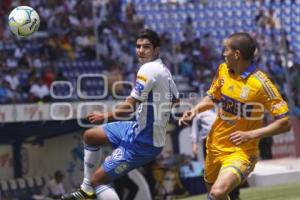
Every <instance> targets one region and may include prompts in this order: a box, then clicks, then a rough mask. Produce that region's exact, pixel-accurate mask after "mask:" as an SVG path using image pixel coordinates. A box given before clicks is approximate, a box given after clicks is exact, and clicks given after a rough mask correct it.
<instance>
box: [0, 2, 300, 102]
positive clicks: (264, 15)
mask: <svg viewBox="0 0 300 200" xmlns="http://www.w3.org/2000/svg"><path fill="white" fill-rule="evenodd" d="M7 2H8V3H7V4H4V5H3V6H2V7H3V8H2V10H3V11H2V12H1V13H2V16H7V14H8V11H9V10H10V9H11V8H12V7H14V6H16V5H17V4H16V3H14V2H13V3H11V2H10V3H9V1H7ZM104 2H105V3H102V4H100V5H98V10H97V15H96V18H95V19H93V16H92V14H91V12H89V11H90V10H91V9H92V3H91V2H88V3H87V2H85V3H82V2H78V3H73V1H64V4H63V5H60V4H59V3H53V5H50V3H49V5H48V4H42V3H35V4H34V5H35V7H36V8H37V9H38V11H39V13H40V15H41V18H42V20H41V21H42V24H41V27H40V31H39V33H38V34H36V36H35V37H34V38H31V39H28V40H26V39H23V40H16V39H15V38H13V37H14V36H12V35H11V34H10V33H9V31H8V27H7V26H6V23H4V21H2V23H1V24H2V29H1V30H2V32H1V34H0V35H1V36H2V38H3V39H4V40H2V41H1V42H0V49H1V59H0V60H1V61H2V62H1V65H2V67H1V72H3V73H2V74H6V75H2V76H1V77H0V80H1V81H0V82H1V86H0V96H1V97H2V98H1V103H24V102H25V103H26V102H36V101H45V99H43V98H36V97H35V96H36V94H34V93H30V85H31V84H32V82H34V80H36V79H42V80H43V81H42V82H43V83H46V84H47V87H48V88H49V87H50V85H51V82H52V81H53V80H54V79H55V80H58V79H59V80H68V81H70V82H71V83H72V84H73V86H74V88H75V89H76V80H77V77H78V76H79V75H80V74H83V73H104V72H106V71H107V72H110V71H111V66H113V65H118V66H119V68H120V69H121V73H122V75H123V79H125V80H127V79H132V77H133V76H134V72H135V71H136V70H137V68H136V64H137V62H136V60H135V59H134V46H133V44H132V41H133V40H134V37H133V35H134V34H133V33H134V32H135V30H138V29H139V28H140V27H143V26H146V27H151V28H153V29H155V30H157V31H158V32H159V33H161V34H162V36H163V37H164V39H165V40H164V42H165V43H166V44H165V46H166V47H165V48H164V49H162V55H163V56H164V57H165V59H166V60H167V61H166V62H167V63H168V64H169V66H170V68H171V70H172V71H173V72H174V73H175V74H177V76H178V79H179V80H180V82H179V87H180V88H181V91H182V92H185V91H187V92H189V91H193V90H194V91H197V85H201V84H207V83H208V82H209V80H210V79H211V77H212V76H213V73H214V72H213V71H214V69H215V68H216V66H217V64H218V63H219V62H220V61H221V56H220V55H221V53H222V45H221V44H222V40H223V39H224V38H225V37H226V36H227V35H228V34H230V33H233V32H236V31H248V32H251V33H252V34H253V36H255V37H256V38H257V39H258V41H259V46H260V51H261V52H259V55H258V56H259V57H258V61H259V63H260V66H262V67H263V68H264V70H265V71H268V72H269V73H270V74H271V75H272V77H273V79H274V80H275V82H277V83H278V84H279V85H280V86H281V89H282V90H284V88H283V87H284V84H283V82H284V77H283V74H284V73H282V72H283V69H282V67H283V64H284V63H283V62H282V60H280V59H279V57H280V56H281V55H282V52H280V51H279V50H281V49H283V46H282V45H283V42H285V43H286V44H285V45H287V51H288V53H289V55H290V57H291V58H289V61H290V62H288V65H289V67H290V68H289V72H298V71H297V70H298V69H297V66H298V63H299V60H300V59H299V51H298V50H299V46H300V37H299V31H300V29H299V26H298V25H299V23H300V20H299V19H300V18H299V15H300V11H299V10H300V7H299V6H300V2H299V1H298V0H295V1H291V0H287V1H284V3H281V1H271V0H266V1H238V2H236V1H234V0H229V1H228V0H226V1H225V0H221V1H216V0H212V1H207V2H206V1H196V0H194V1H160V0H157V1H154V0H153V1H143V0H134V1H126V0H123V1H111V2H110V1H107V2H106V1H104ZM120 10H123V12H121V14H120V15H116V14H114V13H118V12H117V11H120ZM50 11H51V12H50ZM113 11H115V12H113ZM188 18H190V21H191V25H190V26H186V20H187V19H188ZM93 20H96V23H97V25H98V28H97V31H98V38H99V45H97V48H99V52H100V55H99V56H100V60H98V61H96V57H97V56H96V51H95V41H96V38H95V36H94V32H93ZM127 26H128V27H130V29H127V28H125V27H127ZM49 27H51V29H49ZM82 27H84V30H82ZM49 30H51V31H49ZM188 32H191V33H194V34H190V35H191V36H190V37H191V38H190V39H191V41H192V42H191V44H192V43H193V45H188V42H187V37H188V35H187V33H188ZM120 41H121V43H119V42H120ZM276 47H277V48H276ZM278 47H279V48H278ZM172 49H175V50H173V52H174V53H172V54H171V53H170V51H171V52H172ZM108 55H109V56H108ZM174 56H176V57H177V59H175V60H174V59H172V57H174ZM121 66H122V67H121ZM125 66H127V67H125ZM292 66H294V67H292ZM295 66H296V67H295ZM14 69H16V70H14ZM15 71H17V72H15ZM204 71H207V72H209V73H205V75H204V74H203V72H204ZM193 72H196V73H193ZM291 74H293V73H291ZM182 76H184V77H188V80H185V81H184V82H183V81H182V79H181V78H180V77H182ZM199 76H200V78H199ZM206 76H208V77H209V78H206ZM291 78H292V83H293V91H295V92H294V94H293V95H294V97H295V98H294V99H299V97H298V96H297V95H298V93H299V92H298V91H299V89H298V88H297V87H294V86H295V85H297V83H299V78H298V77H293V76H292V77H291ZM195 86H196V87H195ZM100 87H101V85H97V84H91V85H90V87H87V88H86V90H87V91H86V92H87V94H97V93H101V90H99V89H98V90H97V88H100ZM126 92H128V91H126ZM57 93H58V95H65V94H66V93H67V91H66V89H63V88H61V89H59V91H57ZM108 98H111V97H108ZM68 100H70V99H68ZM71 100H80V98H79V97H78V96H77V95H76V94H75V93H73V94H72V98H71ZM295 103H296V105H297V106H299V103H298V100H296V102H295Z"/></svg>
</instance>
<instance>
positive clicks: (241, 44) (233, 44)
mask: <svg viewBox="0 0 300 200" xmlns="http://www.w3.org/2000/svg"><path fill="white" fill-rule="evenodd" d="M228 39H230V44H229V45H230V48H232V49H233V50H239V51H240V52H241V55H242V57H243V58H244V59H246V60H252V59H253V58H254V53H255V49H256V42H255V40H254V39H253V38H252V37H251V36H250V34H249V33H245V32H240V33H233V34H232V35H230V36H229V37H228Z"/></svg>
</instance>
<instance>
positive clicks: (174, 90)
mask: <svg viewBox="0 0 300 200" xmlns="http://www.w3.org/2000/svg"><path fill="white" fill-rule="evenodd" d="M169 81H170V89H171V93H172V96H173V97H174V99H172V100H173V101H175V100H178V99H179V98H180V97H179V91H178V89H177V87H176V84H175V82H174V80H173V79H170V80H169Z"/></svg>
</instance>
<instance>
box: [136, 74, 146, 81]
mask: <svg viewBox="0 0 300 200" xmlns="http://www.w3.org/2000/svg"><path fill="white" fill-rule="evenodd" d="M137 79H138V80H141V81H144V82H147V77H146V76H143V75H141V74H139V75H137Z"/></svg>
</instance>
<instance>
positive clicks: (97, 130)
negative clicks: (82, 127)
mask: <svg viewBox="0 0 300 200" xmlns="http://www.w3.org/2000/svg"><path fill="white" fill-rule="evenodd" d="M83 139H84V172H83V181H82V184H81V186H80V189H79V190H77V191H74V192H72V193H70V194H66V195H63V196H62V199H63V200H76V199H80V198H81V199H96V198H97V197H96V194H95V190H94V187H93V186H92V184H91V178H92V175H93V174H94V172H95V171H96V169H97V168H98V167H99V165H100V161H101V156H100V154H101V152H100V146H101V145H102V144H110V141H109V139H108V137H107V136H106V134H105V132H104V130H103V128H102V127H100V126H99V127H94V128H91V129H88V130H86V131H85V132H84V134H83Z"/></svg>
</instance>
